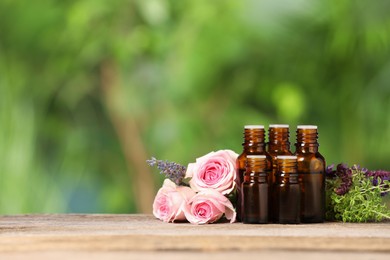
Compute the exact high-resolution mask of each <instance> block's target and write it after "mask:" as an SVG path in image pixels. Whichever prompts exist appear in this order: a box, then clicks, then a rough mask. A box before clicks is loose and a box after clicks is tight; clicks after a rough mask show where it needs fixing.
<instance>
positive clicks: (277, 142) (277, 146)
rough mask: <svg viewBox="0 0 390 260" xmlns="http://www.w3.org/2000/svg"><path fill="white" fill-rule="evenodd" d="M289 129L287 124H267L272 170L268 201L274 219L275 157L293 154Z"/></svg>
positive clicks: (268, 148) (268, 149) (268, 150)
mask: <svg viewBox="0 0 390 260" xmlns="http://www.w3.org/2000/svg"><path fill="white" fill-rule="evenodd" d="M289 137H290V130H289V125H269V130H268V147H267V152H268V154H269V155H270V156H271V158H272V172H271V174H270V175H269V185H270V190H271V192H272V196H271V202H272V203H270V209H269V210H270V212H271V217H270V219H271V220H273V221H274V220H275V218H274V217H273V216H275V215H276V214H277V213H276V208H275V206H274V205H275V204H276V201H275V199H276V186H275V185H276V172H277V157H278V156H279V155H293V153H292V152H291V151H290V141H289Z"/></svg>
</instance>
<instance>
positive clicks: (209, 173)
mask: <svg viewBox="0 0 390 260" xmlns="http://www.w3.org/2000/svg"><path fill="white" fill-rule="evenodd" d="M237 156H238V154H236V153H235V152H233V151H231V150H219V151H217V152H211V153H209V154H206V155H204V156H202V157H200V158H198V159H196V162H195V163H190V164H189V165H188V167H187V172H186V178H191V180H190V186H191V188H192V189H193V190H194V191H196V192H198V191H201V190H204V189H214V190H217V191H219V192H221V193H222V194H224V195H225V194H229V193H230V192H232V191H233V189H234V187H235V185H236V184H235V182H234V179H235V178H236V170H235V165H236V159H237Z"/></svg>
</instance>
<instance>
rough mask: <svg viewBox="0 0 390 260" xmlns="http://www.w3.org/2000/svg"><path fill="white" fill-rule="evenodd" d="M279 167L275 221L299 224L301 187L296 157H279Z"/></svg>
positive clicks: (276, 185) (276, 184)
mask: <svg viewBox="0 0 390 260" xmlns="http://www.w3.org/2000/svg"><path fill="white" fill-rule="evenodd" d="M277 167H278V169H277V172H276V183H275V200H274V201H275V205H274V206H275V207H274V208H275V215H274V217H275V218H274V221H275V222H277V223H281V224H298V223H300V222H301V217H300V216H301V210H300V206H301V187H300V184H299V177H298V173H297V158H296V156H279V157H278V164H277Z"/></svg>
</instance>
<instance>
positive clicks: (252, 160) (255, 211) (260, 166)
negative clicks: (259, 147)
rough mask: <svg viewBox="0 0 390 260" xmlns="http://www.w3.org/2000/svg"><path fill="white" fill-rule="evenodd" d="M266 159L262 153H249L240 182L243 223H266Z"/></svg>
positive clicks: (267, 187) (267, 190) (267, 191)
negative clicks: (242, 180) (242, 179)
mask: <svg viewBox="0 0 390 260" xmlns="http://www.w3.org/2000/svg"><path fill="white" fill-rule="evenodd" d="M267 164H268V160H267V158H266V156H264V155H259V156H256V155H249V156H247V160H246V171H245V175H244V182H243V183H242V186H241V189H242V198H243V200H242V212H243V215H242V222H243V223H245V224H265V223H268V204H269V201H268V200H269V185H268V178H267Z"/></svg>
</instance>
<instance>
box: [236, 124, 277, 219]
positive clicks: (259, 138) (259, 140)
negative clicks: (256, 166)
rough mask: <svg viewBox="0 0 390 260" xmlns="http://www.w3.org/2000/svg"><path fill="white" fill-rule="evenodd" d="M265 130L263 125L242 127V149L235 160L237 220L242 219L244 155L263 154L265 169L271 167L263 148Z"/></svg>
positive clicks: (268, 156)
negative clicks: (265, 162) (265, 163)
mask: <svg viewBox="0 0 390 260" xmlns="http://www.w3.org/2000/svg"><path fill="white" fill-rule="evenodd" d="M264 140H265V130H264V126H263V125H246V126H245V127H244V142H243V143H242V146H243V151H242V153H241V154H240V155H239V156H238V158H237V162H236V171H237V177H236V180H235V181H236V185H237V186H236V187H237V201H236V212H237V221H241V219H242V210H241V208H242V206H241V205H242V191H241V184H242V183H243V181H244V173H245V171H246V157H247V155H265V156H266V161H267V167H266V171H271V169H272V158H271V156H270V155H269V154H268V153H267V152H266V150H265V141H264Z"/></svg>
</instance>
